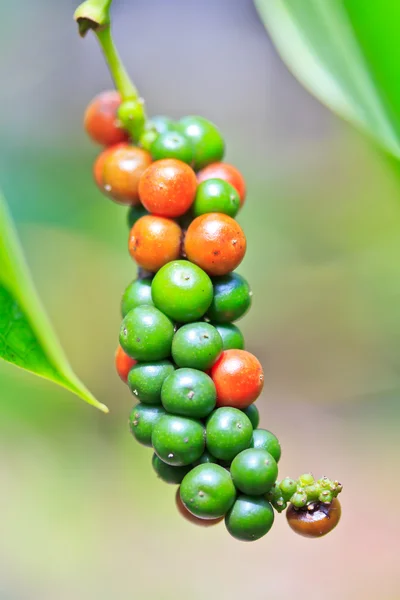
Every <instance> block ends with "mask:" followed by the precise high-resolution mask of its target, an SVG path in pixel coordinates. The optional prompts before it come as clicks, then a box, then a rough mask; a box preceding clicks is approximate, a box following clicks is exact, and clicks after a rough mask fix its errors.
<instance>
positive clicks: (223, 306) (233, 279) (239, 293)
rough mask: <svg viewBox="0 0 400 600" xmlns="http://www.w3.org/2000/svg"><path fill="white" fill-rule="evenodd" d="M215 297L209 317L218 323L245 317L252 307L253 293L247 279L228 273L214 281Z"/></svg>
mask: <svg viewBox="0 0 400 600" xmlns="http://www.w3.org/2000/svg"><path fill="white" fill-rule="evenodd" d="M213 289H214V296H213V301H212V302H211V305H210V308H209V309H208V311H207V317H208V318H209V319H210V320H211V321H215V322H217V323H230V322H231V321H236V320H237V319H240V318H241V317H243V316H244V315H245V313H246V312H247V311H248V310H249V308H250V306H251V297H252V293H251V290H250V286H249V284H248V283H247V281H246V279H245V278H244V277H242V276H241V275H239V274H238V273H228V274H227V275H224V276H223V277H216V278H214V279H213Z"/></svg>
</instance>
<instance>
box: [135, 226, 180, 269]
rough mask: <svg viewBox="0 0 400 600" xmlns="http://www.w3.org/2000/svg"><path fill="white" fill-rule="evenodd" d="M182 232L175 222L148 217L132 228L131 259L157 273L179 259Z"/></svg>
mask: <svg viewBox="0 0 400 600" xmlns="http://www.w3.org/2000/svg"><path fill="white" fill-rule="evenodd" d="M181 237H182V230H181V228H180V227H179V225H178V224H177V223H175V221H172V220H171V219H165V218H164V217H154V216H153V215H148V216H145V217H142V218H141V219H139V220H138V221H136V223H135V224H134V226H133V227H132V229H131V231H130V234H129V242H128V248H129V253H130V255H131V257H132V258H133V259H134V260H135V261H136V263H137V264H138V265H139V266H140V267H142V268H143V269H146V270H147V271H152V272H156V271H158V270H159V269H160V268H161V267H163V266H164V265H166V264H167V263H169V262H171V261H172V260H175V259H177V258H179V254H180V248H181Z"/></svg>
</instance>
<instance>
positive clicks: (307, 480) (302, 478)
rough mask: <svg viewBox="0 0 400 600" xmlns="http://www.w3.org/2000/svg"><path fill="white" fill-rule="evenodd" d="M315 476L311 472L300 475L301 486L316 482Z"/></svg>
mask: <svg viewBox="0 0 400 600" xmlns="http://www.w3.org/2000/svg"><path fill="white" fill-rule="evenodd" d="M314 481H315V480H314V477H313V476H312V475H311V473H305V474H304V475H300V477H299V485H300V486H301V487H306V486H307V485H312V484H313V483H314Z"/></svg>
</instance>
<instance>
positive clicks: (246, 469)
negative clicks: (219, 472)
mask: <svg viewBox="0 0 400 600" xmlns="http://www.w3.org/2000/svg"><path fill="white" fill-rule="evenodd" d="M231 475H232V479H233V483H234V484H235V486H236V487H237V488H238V490H240V491H241V492H243V494H249V495H250V496H259V495H261V494H266V493H267V492H268V491H269V490H270V489H271V488H272V486H273V485H274V483H275V481H276V478H277V476H278V466H277V464H276V461H275V459H274V458H273V457H272V456H271V454H270V453H269V452H267V451H266V450H260V449H258V448H249V449H248V450H243V452H240V454H238V455H237V456H235V458H234V459H233V461H232V464H231Z"/></svg>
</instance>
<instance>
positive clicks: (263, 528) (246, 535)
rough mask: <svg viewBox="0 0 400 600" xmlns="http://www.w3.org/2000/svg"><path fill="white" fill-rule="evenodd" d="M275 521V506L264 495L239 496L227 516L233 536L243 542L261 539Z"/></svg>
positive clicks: (227, 522) (227, 526)
mask: <svg viewBox="0 0 400 600" xmlns="http://www.w3.org/2000/svg"><path fill="white" fill-rule="evenodd" d="M273 522H274V511H273V508H272V506H271V504H270V503H269V502H268V501H267V500H265V498H263V497H262V496H260V497H252V496H245V495H241V496H239V497H238V498H237V500H236V502H235V503H234V505H233V506H232V508H231V509H230V511H229V512H228V514H227V515H226V517H225V525H226V528H227V530H228V531H229V533H230V534H231V536H233V537H234V538H236V539H237V540H240V541H242V542H254V541H255V540H259V539H260V538H261V537H263V536H264V535H265V534H266V533H268V531H269V530H270V529H271V527H272V525H273Z"/></svg>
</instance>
